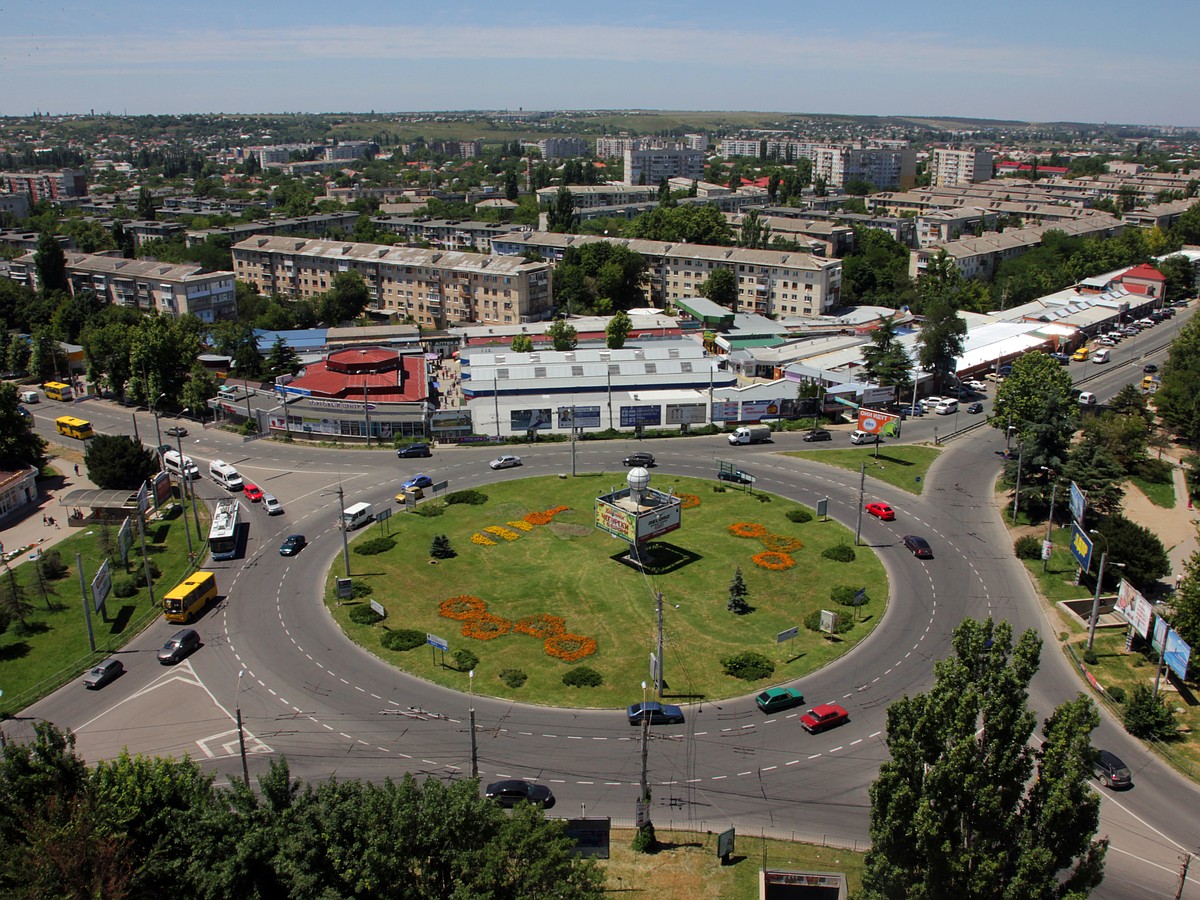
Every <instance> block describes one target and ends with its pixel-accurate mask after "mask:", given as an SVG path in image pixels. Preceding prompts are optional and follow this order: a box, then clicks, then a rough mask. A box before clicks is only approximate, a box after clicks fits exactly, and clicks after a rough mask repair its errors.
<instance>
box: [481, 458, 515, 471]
mask: <svg viewBox="0 0 1200 900" xmlns="http://www.w3.org/2000/svg"><path fill="white" fill-rule="evenodd" d="M519 465H521V457H519V456H497V457H496V458H495V459H493V460H492V461H491V462H490V463H488V466H490V467H491V468H493V469H511V468H512V467H513V466H519Z"/></svg>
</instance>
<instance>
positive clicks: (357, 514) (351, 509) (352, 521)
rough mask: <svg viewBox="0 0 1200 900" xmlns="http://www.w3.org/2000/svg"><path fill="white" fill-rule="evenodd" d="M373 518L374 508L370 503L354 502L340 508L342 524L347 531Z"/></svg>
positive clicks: (359, 526)
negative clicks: (351, 504)
mask: <svg viewBox="0 0 1200 900" xmlns="http://www.w3.org/2000/svg"><path fill="white" fill-rule="evenodd" d="M373 518H374V510H373V508H372V506H371V504H370V503H355V504H354V505H353V506H347V507H346V508H345V509H343V510H342V525H343V526H344V527H345V529H346V530H347V531H353V530H354V529H355V528H361V527H362V526H363V525H366V524H367V523H368V522H370V521H371V519H373Z"/></svg>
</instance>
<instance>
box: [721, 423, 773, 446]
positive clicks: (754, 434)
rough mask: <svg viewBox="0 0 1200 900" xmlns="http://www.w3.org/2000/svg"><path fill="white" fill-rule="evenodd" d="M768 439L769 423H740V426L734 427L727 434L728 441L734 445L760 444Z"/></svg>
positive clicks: (769, 432) (769, 434) (769, 433)
mask: <svg viewBox="0 0 1200 900" xmlns="http://www.w3.org/2000/svg"><path fill="white" fill-rule="evenodd" d="M770 439H771V426H770V425H742V426H741V427H740V428H735V429H734V430H733V433H732V434H731V435H729V443H730V444H732V445H735V446H736V445H737V444H761V443H763V442H764V441H769V440H770Z"/></svg>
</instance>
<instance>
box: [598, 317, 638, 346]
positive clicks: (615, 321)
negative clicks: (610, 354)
mask: <svg viewBox="0 0 1200 900" xmlns="http://www.w3.org/2000/svg"><path fill="white" fill-rule="evenodd" d="M631 328H633V320H632V319H630V318H629V313H627V312H625V310H623V309H618V310H617V311H616V312H615V313H613V317H612V318H611V319H609V320H608V325H607V327H605V329H604V334H605V339H604V342H605V345H606V346H607V347H608V349H609V350H620V349H621V348H622V347H624V346H625V339H626V338H627V337H629V330H630V329H631Z"/></svg>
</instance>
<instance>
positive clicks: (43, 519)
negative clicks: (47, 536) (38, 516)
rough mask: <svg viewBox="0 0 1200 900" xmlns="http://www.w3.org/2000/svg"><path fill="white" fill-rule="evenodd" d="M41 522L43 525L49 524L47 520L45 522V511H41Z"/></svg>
mask: <svg viewBox="0 0 1200 900" xmlns="http://www.w3.org/2000/svg"><path fill="white" fill-rule="evenodd" d="M42 524H43V525H49V524H50V523H49V522H47V521H46V514H45V513H42Z"/></svg>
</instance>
